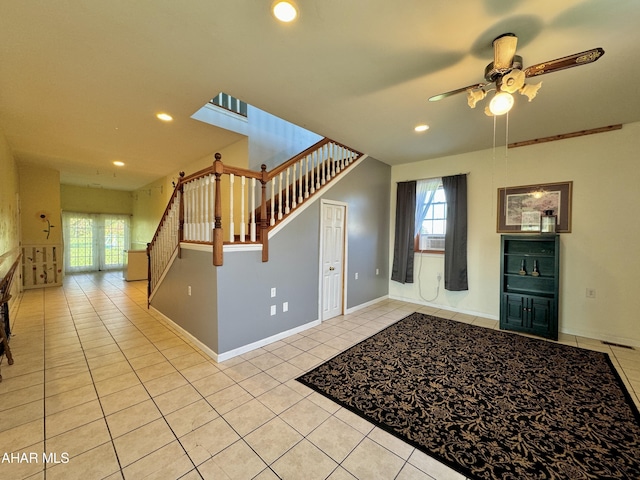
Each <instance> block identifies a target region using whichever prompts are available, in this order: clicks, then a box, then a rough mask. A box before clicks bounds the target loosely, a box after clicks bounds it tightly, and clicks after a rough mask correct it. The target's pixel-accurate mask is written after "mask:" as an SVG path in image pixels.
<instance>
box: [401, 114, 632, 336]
mask: <svg viewBox="0 0 640 480" xmlns="http://www.w3.org/2000/svg"><path fill="white" fill-rule="evenodd" d="M638 151H640V123H633V124H630V125H625V126H624V128H623V129H622V130H617V131H612V132H608V133H601V134H597V135H589V136H583V137H577V138H572V139H566V140H560V141H555V142H549V143H541V144H538V145H532V146H528V147H520V148H515V149H510V150H509V151H508V153H507V155H506V158H505V150H504V147H502V148H498V149H497V150H496V152H495V160H494V152H493V150H484V151H479V152H473V153H468V154H464V155H457V156H452V157H446V158H439V159H435V160H428V161H423V162H418V163H413V164H406V165H399V166H395V167H393V168H392V195H391V212H392V218H391V229H390V232H391V233H390V235H391V237H392V238H391V242H390V243H391V249H392V250H391V255H390V259H391V260H392V258H393V231H394V227H395V203H396V201H395V196H396V182H398V181H403V180H411V179H420V178H427V177H435V176H445V175H453V174H457V173H466V172H469V177H468V209H469V215H468V219H469V225H468V226H469V232H468V242H469V245H468V270H469V290H468V291H467V292H448V291H446V290H443V289H442V288H441V290H440V294H439V296H438V298H437V299H435V300H434V301H430V302H427V301H425V299H426V300H431V299H432V298H433V297H434V296H435V294H436V283H437V281H436V275H437V274H438V273H439V272H442V271H444V266H443V258H442V256H434V255H416V261H415V272H416V279H415V282H416V283H414V284H405V285H402V284H399V283H397V282H393V281H391V282H390V287H389V294H390V296H391V297H393V298H401V299H405V300H409V301H415V302H419V303H428V304H433V305H438V306H443V307H449V308H453V309H455V310H458V311H462V312H468V313H476V314H480V315H483V316H488V317H491V318H496V319H497V318H498V316H499V310H500V306H499V300H500V296H499V283H500V280H499V274H500V234H498V233H496V203H497V199H496V191H497V188H498V187H503V186H517V185H529V184H537V183H548V182H561V181H569V180H571V181H573V215H572V232H571V233H567V234H562V235H561V282H560V325H559V328H560V331H561V332H565V333H569V334H576V335H582V336H586V337H591V338H597V339H603V340H609V341H614V342H617V343H623V344H627V345H635V346H640V328H638V320H637V318H638V314H637V307H636V304H635V301H634V299H635V295H637V291H636V288H637V286H638V280H637V272H638V271H640V255H638V253H637V247H636V246H635V245H637V243H638V242H639V241H640V223H639V222H638V221H636V220H635V211H636V210H637V208H638V206H639V205H640V188H638V185H640V169H638V167H637V165H636V163H637V157H638ZM420 259H422V265H421V267H420ZM417 272H420V274H419V275H418V273H417ZM418 280H420V281H418ZM587 288H593V289H595V290H596V298H586V289H587ZM420 291H422V296H421V294H420Z"/></svg>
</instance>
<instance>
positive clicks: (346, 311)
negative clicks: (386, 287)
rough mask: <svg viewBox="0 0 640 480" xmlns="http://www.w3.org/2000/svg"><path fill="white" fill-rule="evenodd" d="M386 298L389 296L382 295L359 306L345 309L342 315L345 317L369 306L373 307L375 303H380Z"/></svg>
mask: <svg viewBox="0 0 640 480" xmlns="http://www.w3.org/2000/svg"><path fill="white" fill-rule="evenodd" d="M388 298H389V295H383V296H382V297H378V298H375V299H373V300H371V301H369V302H365V303H361V304H360V305H356V306H355V307H351V308H347V309H346V310H345V312H344V313H345V315H348V314H350V313H354V312H357V311H358V310H362V309H363V308H367V307H370V306H371V305H375V304H376V303H379V302H382V301H383V300H386V299H388Z"/></svg>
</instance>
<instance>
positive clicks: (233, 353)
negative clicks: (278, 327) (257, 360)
mask: <svg viewBox="0 0 640 480" xmlns="http://www.w3.org/2000/svg"><path fill="white" fill-rule="evenodd" d="M320 323H321V322H320V320H314V321H312V322H309V323H305V324H304V325H301V326H299V327H296V328H292V329H291V330H286V331H284V332H280V333H278V334H276V335H273V336H271V337H267V338H263V339H262V340H258V341H257V342H253V343H250V344H248V345H244V346H242V347H238V348H234V349H233V350H229V351H228V352H224V353H221V354H219V355H218V361H219V362H224V361H225V360H229V359H230V358H233V357H237V356H238V355H242V354H243V353H247V352H250V351H252V350H255V349H256V348H260V347H264V346H265V345H269V344H270V343H274V342H277V341H278V340H282V339H283V338H287V337H290V336H291V335H295V334H296V333H300V332H303V331H305V330H308V329H310V328H313V327H316V326H318V325H320Z"/></svg>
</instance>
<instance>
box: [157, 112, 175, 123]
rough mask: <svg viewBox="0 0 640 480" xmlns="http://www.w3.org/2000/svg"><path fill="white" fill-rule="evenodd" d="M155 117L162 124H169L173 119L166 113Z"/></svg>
mask: <svg viewBox="0 0 640 480" xmlns="http://www.w3.org/2000/svg"><path fill="white" fill-rule="evenodd" d="M156 117H158V118H159V119H160V120H162V121H163V122H170V121H171V120H173V117H172V116H171V115H169V114H168V113H158V114H157V115H156Z"/></svg>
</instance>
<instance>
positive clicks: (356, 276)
mask: <svg viewBox="0 0 640 480" xmlns="http://www.w3.org/2000/svg"><path fill="white" fill-rule="evenodd" d="M357 279H358V272H356V280H357Z"/></svg>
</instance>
